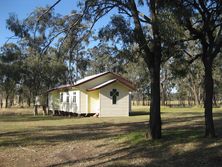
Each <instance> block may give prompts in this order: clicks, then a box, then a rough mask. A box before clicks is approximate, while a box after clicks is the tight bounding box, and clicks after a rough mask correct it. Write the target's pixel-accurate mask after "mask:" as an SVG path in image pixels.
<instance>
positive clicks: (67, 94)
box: [66, 92, 69, 103]
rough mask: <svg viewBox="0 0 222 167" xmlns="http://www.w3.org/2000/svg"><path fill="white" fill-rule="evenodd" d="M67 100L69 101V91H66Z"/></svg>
mask: <svg viewBox="0 0 222 167" xmlns="http://www.w3.org/2000/svg"><path fill="white" fill-rule="evenodd" d="M66 102H67V103H69V92H67V93H66Z"/></svg>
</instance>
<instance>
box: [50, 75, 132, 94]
mask: <svg viewBox="0 0 222 167" xmlns="http://www.w3.org/2000/svg"><path fill="white" fill-rule="evenodd" d="M107 74H112V75H114V76H115V79H112V80H108V81H106V82H104V83H102V84H99V85H97V86H95V87H93V88H90V89H88V91H92V90H96V89H99V88H101V87H104V86H106V85H108V84H111V83H113V82H116V81H119V82H120V83H122V84H124V85H126V86H127V87H129V88H130V89H132V90H135V89H136V88H135V86H134V84H133V83H132V82H130V81H129V80H127V79H125V78H123V77H122V76H120V75H118V74H115V73H113V72H109V71H108V72H103V73H99V74H95V75H90V76H87V77H85V78H82V79H80V80H78V81H77V82H76V83H74V84H67V85H61V86H58V87H55V88H52V89H50V90H48V91H47V92H51V91H53V90H59V89H65V88H70V87H74V86H79V85H81V84H84V83H86V82H89V81H91V80H94V79H96V78H99V77H101V76H104V75H107Z"/></svg>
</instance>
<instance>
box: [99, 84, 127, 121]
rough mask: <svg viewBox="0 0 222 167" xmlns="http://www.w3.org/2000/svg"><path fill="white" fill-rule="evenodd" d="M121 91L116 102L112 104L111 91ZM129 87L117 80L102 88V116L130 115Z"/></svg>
mask: <svg viewBox="0 0 222 167" xmlns="http://www.w3.org/2000/svg"><path fill="white" fill-rule="evenodd" d="M113 89H116V90H117V91H118V92H119V96H118V97H117V102H116V104H112V97H111V96H110V91H112V90H113ZM129 109H130V108H129V89H128V88H127V87H125V86H124V85H122V84H120V83H118V82H116V83H113V84H110V85H108V86H106V87H103V88H101V89H100V117H112V116H129Z"/></svg>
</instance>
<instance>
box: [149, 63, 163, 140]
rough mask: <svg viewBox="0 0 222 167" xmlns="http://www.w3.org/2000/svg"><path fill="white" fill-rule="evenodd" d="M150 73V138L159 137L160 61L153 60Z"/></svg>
mask: <svg viewBox="0 0 222 167" xmlns="http://www.w3.org/2000/svg"><path fill="white" fill-rule="evenodd" d="M150 73H151V104H150V132H149V133H150V136H151V137H152V139H159V138H161V117H160V63H159V62H155V63H154V64H153V68H151V69H150Z"/></svg>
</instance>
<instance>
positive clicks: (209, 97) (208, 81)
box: [203, 58, 216, 137]
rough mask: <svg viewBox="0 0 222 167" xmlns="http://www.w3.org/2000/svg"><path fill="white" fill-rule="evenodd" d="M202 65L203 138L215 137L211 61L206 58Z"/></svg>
mask: <svg viewBox="0 0 222 167" xmlns="http://www.w3.org/2000/svg"><path fill="white" fill-rule="evenodd" d="M203 63H204V71H205V77H204V88H205V92H204V93H205V99H204V108H205V112H204V114H205V126H206V127H205V136H206V137H209V136H210V137H215V136H216V135H215V130H214V121H213V113H212V107H213V92H214V91H213V89H214V88H213V87H214V82H213V78H212V61H211V60H208V59H207V58H205V59H203Z"/></svg>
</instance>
